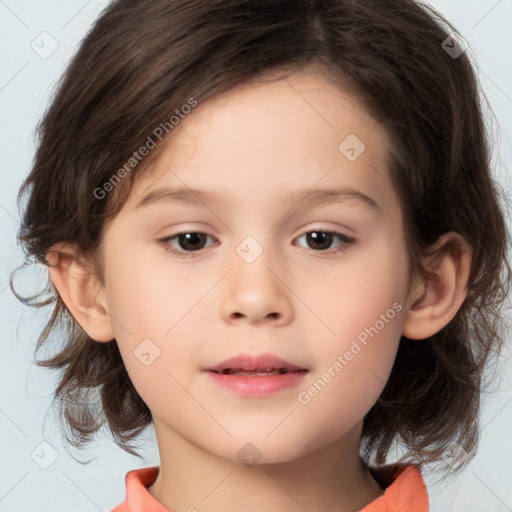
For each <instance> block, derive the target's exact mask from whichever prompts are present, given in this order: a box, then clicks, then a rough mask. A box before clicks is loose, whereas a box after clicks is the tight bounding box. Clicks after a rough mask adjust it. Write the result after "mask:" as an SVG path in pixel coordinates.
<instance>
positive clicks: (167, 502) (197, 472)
mask: <svg viewBox="0 0 512 512" xmlns="http://www.w3.org/2000/svg"><path fill="white" fill-rule="evenodd" d="M155 430H156V433H157V439H158V446H159V449H160V471H159V474H158V477H157V479H156V481H155V482H154V483H153V485H152V486H151V487H150V488H149V492H150V493H151V494H152V496H153V497H154V498H155V499H156V500H157V501H159V502H160V503H161V504H162V505H164V506H165V507H166V508H167V509H169V510H170V511H173V510H186V511H190V512H194V510H201V512H203V511H204V512H221V511H222V512H235V511H237V512H239V511H240V510H244V512H256V511H258V512H260V511H261V510H262V509H263V510H265V511H267V512H284V511H286V512H304V510H307V511H308V512H317V511H318V512H320V511H324V510H326V508H328V509H329V510H333V511H336V512H357V511H359V510H361V509H362V508H364V507H365V506H366V505H367V504H368V503H371V502H372V501H373V500H375V499H376V498H378V497H379V496H380V495H382V493H383V490H382V489H381V488H380V486H379V485H378V484H377V482H376V481H375V480H374V479H373V477H372V476H371V474H370V473H369V471H368V470H367V468H366V467H365V466H364V464H363V463H362V461H361V459H360V456H359V446H360V431H361V425H358V426H357V428H356V429H354V430H353V431H351V432H349V433H347V434H346V435H345V436H344V437H343V438H342V439H340V440H337V441H335V442H333V443H330V444H328V445H326V446H323V447H321V448H319V449H318V450H314V451H312V452H310V453H308V454H306V455H303V456H301V457H299V458H296V459H294V460H291V461H287V462H279V463H275V464H255V465H253V466H245V465H243V464H240V463H236V462H232V461H230V460H228V459H223V458H220V457H217V456H216V455H213V454H212V453H210V452H207V451H205V450H203V449H202V448H200V447H198V446H196V445H193V444H191V443H189V442H188V441H187V440H185V439H184V438H183V437H181V436H179V435H178V434H177V433H176V432H175V431H172V430H171V429H169V428H168V427H167V426H164V425H159V424H158V423H157V422H156V421H155Z"/></svg>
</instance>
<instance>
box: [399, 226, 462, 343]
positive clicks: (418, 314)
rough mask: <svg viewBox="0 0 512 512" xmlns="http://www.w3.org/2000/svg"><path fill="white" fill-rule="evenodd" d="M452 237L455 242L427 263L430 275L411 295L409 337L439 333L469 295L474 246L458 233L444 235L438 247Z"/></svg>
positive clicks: (407, 321)
mask: <svg viewBox="0 0 512 512" xmlns="http://www.w3.org/2000/svg"><path fill="white" fill-rule="evenodd" d="M450 239H451V241H452V244H451V245H450V246H449V247H447V248H446V249H445V251H444V252H443V254H442V255H441V256H440V257H439V259H438V260H437V261H436V262H435V263H432V264H426V268H427V269H428V271H429V272H430V275H429V277H428V278H427V279H426V280H425V281H421V282H419V283H418V284H417V285H416V287H415V288H414V290H413V291H412V292H411V294H410V295H409V303H408V307H407V308H406V316H405V321H404V325H403V329H402V334H403V336H405V337H407V338H410V339H414V340H423V339H426V338H428V337H429V336H432V335H434V334H436V333H437V332H439V331H440V330H441V329H442V328H443V327H445V326H446V325H447V324H448V323H449V322H450V321H451V320H452V318H453V317H454V316H455V315H456V313H457V311H458V310H459V308H460V306H461V305H462V303H463V302H464V299H465V298H466V295H467V283H468V278H469V273H470V270H471V260H472V249H471V246H470V245H469V244H468V243H467V242H466V241H465V239H464V238H463V237H462V236H461V235H459V234H458V233H455V232H450V233H446V234H445V235H443V236H442V237H440V239H439V240H438V241H437V242H436V244H435V246H441V245H442V244H444V243H445V242H446V241H447V240H450Z"/></svg>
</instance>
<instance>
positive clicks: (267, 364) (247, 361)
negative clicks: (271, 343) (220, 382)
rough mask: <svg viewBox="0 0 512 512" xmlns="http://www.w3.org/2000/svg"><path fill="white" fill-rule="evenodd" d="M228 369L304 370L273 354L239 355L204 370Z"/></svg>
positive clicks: (218, 370)
mask: <svg viewBox="0 0 512 512" xmlns="http://www.w3.org/2000/svg"><path fill="white" fill-rule="evenodd" d="M228 368H230V369H235V368H238V369H240V370H246V371H251V370H254V371H256V370H259V371H264V370H266V369H268V368H286V369H287V370H290V371H298V370H306V369H305V368H300V367H298V366H295V365H294V364H292V363H289V362H288V361H285V360H284V359H281V358H280V357H277V356H275V355H273V354H258V355H257V356H253V355H251V354H240V355H238V356H236V357H232V358H231V359H227V360H226V361H222V363H219V364H217V365H215V366H211V367H209V368H206V371H211V372H222V371H223V370H226V369H228ZM306 371H307V370H306Z"/></svg>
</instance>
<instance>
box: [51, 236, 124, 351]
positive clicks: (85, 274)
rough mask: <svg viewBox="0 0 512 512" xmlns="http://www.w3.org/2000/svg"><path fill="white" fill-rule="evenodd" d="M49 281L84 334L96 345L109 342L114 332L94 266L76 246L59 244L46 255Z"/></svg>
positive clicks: (102, 289)
mask: <svg viewBox="0 0 512 512" xmlns="http://www.w3.org/2000/svg"><path fill="white" fill-rule="evenodd" d="M46 259H47V261H48V263H49V270H50V279H51V281H52V283H53V285H54V286H55V288H56V290H57V292H58V293H59V295H60V297H61V299H62V300H63V301H64V304H65V305H66V307H67V308H68V309H69V311H70V312H71V314H72V315H73V317H74V318H75V320H76V321H77V322H78V323H79V324H80V326H81V327H82V328H83V330H84V331H85V332H86V333H87V334H88V335H89V336H90V337H91V338H92V339H93V340H96V341H103V342H106V341H111V340H113V339H114V332H113V329H112V323H111V320H110V315H109V313H108V309H107V301H106V297H105V293H104V288H103V286H102V284H101V281H100V279H99V278H98V276H97V273H96V271H95V269H94V266H93V265H92V264H91V263H90V262H89V261H87V260H86V259H85V258H84V257H82V256H80V255H79V253H78V251H77V249H76V246H74V245H72V244H66V243H58V244H55V245H54V246H52V248H51V249H50V250H49V251H48V253H47V254H46Z"/></svg>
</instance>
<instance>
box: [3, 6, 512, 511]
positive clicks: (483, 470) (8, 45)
mask: <svg viewBox="0 0 512 512" xmlns="http://www.w3.org/2000/svg"><path fill="white" fill-rule="evenodd" d="M205 1H206V0H205ZM106 5H107V1H106V0H90V1H88V2H87V1H76V0H73V1H70V0H68V1H64V0H55V1H52V2H48V1H36V0H18V1H16V0H5V1H1V0H0V41H1V47H0V52H1V53H0V57H1V58H0V62H1V67H0V112H1V119H2V123H1V127H0V169H1V173H2V174H1V177H2V180H1V187H0V229H1V238H2V241H3V244H2V245H3V250H2V251H1V252H0V265H1V273H0V311H1V333H2V338H1V348H2V352H1V356H2V357H0V384H1V389H2V393H1V400H0V433H1V435H0V449H1V451H0V457H1V466H0V467H1V470H0V471H1V478H0V511H6V512H7V511H8V512H18V511H20V512H21V511H26V510H34V511H43V512H46V511H50V510H51V511H52V512H71V511H74V512H79V511H81V512H96V511H98V510H99V511H105V512H106V511H109V510H110V509H111V508H112V507H113V506H115V505H116V504H118V503H119V502H121V501H122V500H123V498H124V474H125V473H126V472H127V471H128V470H130V469H134V468H136V467H143V466H149V465H154V464H157V463H158V455H157V452H156V447H155V444H154V442H153V441H152V440H151V432H150V433H149V434H148V440H147V442H146V446H147V448H146V449H145V450H144V455H145V458H144V459H143V460H140V459H137V458H135V457H131V456H130V455H128V454H126V453H125V452H123V451H122V450H121V449H119V448H117V447H116V446H115V445H114V443H113V442H112V441H110V440H109V439H108V438H107V437H103V438H100V439H98V440H97V441H96V442H94V443H93V444H92V445H91V447H90V448H89V449H87V450H86V451H84V452H77V451H73V452H71V454H70V453H68V452H67V451H66V450H65V449H64V447H63V445H62V441H61V437H60V432H59V429H58V428H57V426H56V424H55V421H54V419H53V416H52V415H51V414H47V413H48V407H49V405H50V400H51V393H52V391H53V388H54V385H55V381H54V378H53V377H52V374H51V373H50V372H48V371H46V370H42V369H39V368H37V367H35V366H34V365H33V364H32V363H31V361H32V360H33V349H34V346H35V341H36V338H37V335H38V334H39V332H40V330H41V327H42V325H43V322H44V321H45V319H46V315H47V314H48V313H47V312H37V313H35V312H34V311H33V310H32V308H26V307H24V306H22V305H21V304H20V303H19V302H18V301H17V300H16V299H15V298H14V297H13V295H12V293H11V291H10V289H9V287H8V276H9V273H10V272H11V270H12V269H14V268H15V267H16V266H17V265H19V264H20V263H21V261H22V253H21V250H20V249H19V248H18V247H17V245H16V241H15V237H16V232H17V229H18V225H19V212H18V209H17V205H16V194H17V192H18V189H19V186H20V184H21V182H22V180H23V178H24V177H25V176H26V175H27V173H28V172H29V169H30V165H31V162H32V159H33V155H34V149H35V146H34V141H35V137H34V128H35V125H36V123H37V122H38V120H39V119H40V117H41V116H42V114H43V112H44V110H45V108H46V106H47V104H48V101H49V99H50V97H51V93H52V91H53V88H54V86H55V84H56V82H57V80H58V77H59V76H60V74H61V73H62V72H63V70H64V68H65V65H66V63H67V62H68V60H69V59H70V57H71V55H72V54H73V52H74V50H75V49H76V47H77V45H78V43H79V42H80V40H81V38H82V37H83V36H84V34H85V33H86V31H87V30H88V29H89V27H90V25H91V24H92V22H93V21H94V20H95V18H96V17H97V15H98V13H99V12H100V10H101V9H102V8H103V7H105V6H106ZM430 5H432V6H433V7H435V8H437V9H438V10H440V11H441V13H443V14H444V15H446V17H447V18H448V20H450V21H451V22H452V23H453V24H454V25H455V26H456V27H457V28H458V29H459V30H460V31H461V32H462V34H463V35H464V37H465V38H466V40H467V41H468V42H469V44H470V46H471V48H472V51H473V54H474V57H475V59H476V63H477V66H478V70H479V76H480V79H481V84H482V87H483V89H484V91H485V93H486V95H487V97H488V98H489V100H490V102H491V106H492V108H493V110H494V112H495V114H496V117H497V121H498V123H499V124H498V127H497V129H496V130H495V134H496V135H495V147H496V150H495V168H496V176H497V177H498V179H499V180H500V182H501V183H502V184H503V186H504V187H506V191H507V194H508V198H509V200H510V199H511V198H512V186H511V185H512V181H511V178H510V173H509V171H507V169H510V164H511V162H512V0H500V1H497V0H471V1H469V0H435V1H434V0H432V1H431V2H430ZM43 31H47V32H48V33H49V34H51V36H52V38H54V39H55V40H56V41H57V42H58V48H57V49H56V51H55V52H54V53H53V54H52V55H51V56H49V57H48V58H41V56H39V55H38V54H37V53H36V52H35V51H34V50H33V49H32V47H31V43H32V41H33V40H34V39H36V37H38V36H39V34H41V32H43ZM42 37H47V36H42ZM37 41H40V38H39V39H37V40H36V42H37ZM46 42H47V44H45V48H46V50H48V49H49V48H51V46H50V44H51V40H50V39H49V38H48V37H47V39H46ZM40 51H43V50H42V49H41V50H40ZM43 56H45V55H43ZM462 93H463V92H462V91H461V94H462ZM44 279H45V273H44V272H43V269H37V268H36V269H32V270H30V271H29V270H27V271H25V272H23V273H22V275H21V276H20V278H19V279H18V280H17V283H18V285H17V286H18V287H19V288H20V289H21V291H23V292H25V293H28V292H30V291H31V290H32V291H37V290H39V289H40V288H41V286H42V285H43V284H44V282H45V281H44ZM509 338H510V337H509ZM510 354H511V350H510V343H509V345H508V347H507V348H506V351H505V353H504V355H503V357H502V358H501V362H502V364H504V367H503V377H502V378H501V379H495V382H494V384H495V386H494V390H495V393H494V394H489V396H486V397H485V398H484V411H483V417H482V423H481V425H482V434H481V444H480V446H479V452H478V456H477V457H476V459H475V460H474V462H473V463H472V464H471V466H470V467H469V468H468V470H466V471H465V472H464V473H462V474H460V476H458V477H457V478H456V479H454V480H447V481H445V482H444V483H442V484H441V483H439V482H435V481H434V479H433V478H431V477H430V476H427V478H426V481H427V486H428V488H429V495H430V499H431V510H432V512H448V511H453V512H482V511H483V510H485V511H487V512H505V511H510V510H512V485H511V484H512V442H511V439H510V426H511V425H512V371H511V370H512V364H511V357H510ZM45 418H46V421H45ZM43 441H45V442H47V443H49V444H50V445H51V446H52V447H53V448H54V449H55V455H56V456H57V459H56V460H55V462H54V463H53V464H52V465H51V466H50V467H49V468H48V469H43V468H41V467H40V466H39V465H38V464H36V462H34V460H33V459H32V458H31V454H32V453H34V450H35V454H34V458H35V459H36V460H39V462H41V463H44V462H46V463H49V462H51V459H50V458H49V457H50V456H51V454H52V451H51V449H49V448H48V447H46V448H43V449H42V451H41V448H40V447H39V445H40V443H41V442H43ZM38 447H39V448H38ZM37 454H39V457H37ZM43 454H44V456H43ZM75 458H76V459H75ZM91 459H94V460H93V462H91V463H90V464H88V465H87V464H83V463H82V462H85V461H87V460H91Z"/></svg>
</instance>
